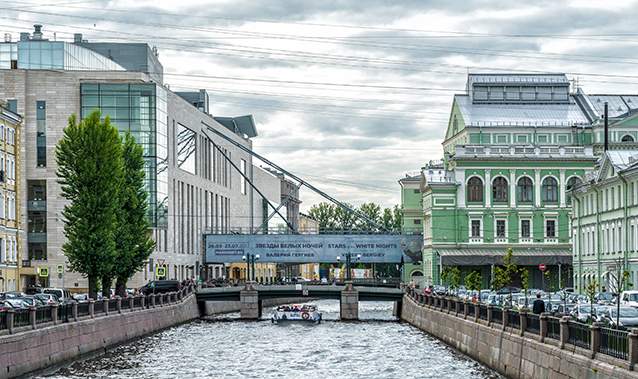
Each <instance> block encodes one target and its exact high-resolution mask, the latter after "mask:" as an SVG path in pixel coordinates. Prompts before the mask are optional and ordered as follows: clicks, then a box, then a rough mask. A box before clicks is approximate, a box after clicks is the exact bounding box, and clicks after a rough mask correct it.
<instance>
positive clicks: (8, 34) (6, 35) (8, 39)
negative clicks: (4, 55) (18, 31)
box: [4, 33, 11, 43]
mask: <svg viewBox="0 0 638 379" xmlns="http://www.w3.org/2000/svg"><path fill="white" fill-rule="evenodd" d="M4 42H6V43H9V42H11V33H4Z"/></svg>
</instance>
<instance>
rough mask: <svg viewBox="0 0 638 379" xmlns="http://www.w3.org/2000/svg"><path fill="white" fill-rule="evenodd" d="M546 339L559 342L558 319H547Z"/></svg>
mask: <svg viewBox="0 0 638 379" xmlns="http://www.w3.org/2000/svg"><path fill="white" fill-rule="evenodd" d="M547 338H551V339H554V340H560V319H558V318H556V317H547Z"/></svg>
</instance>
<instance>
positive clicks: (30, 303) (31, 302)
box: [17, 295, 45, 307]
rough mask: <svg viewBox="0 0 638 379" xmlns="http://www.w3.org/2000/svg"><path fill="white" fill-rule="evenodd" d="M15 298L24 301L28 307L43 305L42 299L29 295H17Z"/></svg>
mask: <svg viewBox="0 0 638 379" xmlns="http://www.w3.org/2000/svg"><path fill="white" fill-rule="evenodd" d="M17 299H19V300H22V301H24V302H25V303H26V304H27V305H28V306H29V307H41V306H43V305H45V303H44V301H42V300H40V299H37V298H35V297H34V296H30V295H27V296H23V297H18V298H17Z"/></svg>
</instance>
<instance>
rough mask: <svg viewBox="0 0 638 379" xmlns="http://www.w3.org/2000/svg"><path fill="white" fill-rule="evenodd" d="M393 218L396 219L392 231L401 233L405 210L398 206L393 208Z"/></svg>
mask: <svg viewBox="0 0 638 379" xmlns="http://www.w3.org/2000/svg"><path fill="white" fill-rule="evenodd" d="M392 216H393V217H394V227H393V228H392V230H393V231H395V232H400V231H401V228H402V227H403V209H401V208H400V207H399V206H398V205H395V206H394V207H393V208H392Z"/></svg>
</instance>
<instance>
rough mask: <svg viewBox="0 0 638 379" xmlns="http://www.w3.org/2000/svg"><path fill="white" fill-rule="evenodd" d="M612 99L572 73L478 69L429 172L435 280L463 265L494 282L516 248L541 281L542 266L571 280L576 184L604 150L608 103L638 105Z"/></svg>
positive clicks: (431, 275)
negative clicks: (577, 83)
mask: <svg viewBox="0 0 638 379" xmlns="http://www.w3.org/2000/svg"><path fill="white" fill-rule="evenodd" d="M612 97H613V96H610V95H586V94H585V93H584V92H583V91H582V90H580V89H578V90H576V91H572V90H570V82H569V80H568V79H567V77H566V76H565V75H564V74H523V75H519V74H516V75H513V74H469V75H468V80H467V85H466V91H465V93H463V94H457V95H455V96H454V99H453V103H452V109H451V112H450V118H449V122H448V127H447V132H446V135H445V139H444V141H443V152H444V159H443V162H442V164H441V165H438V164H429V165H426V167H425V168H423V169H422V172H421V175H420V183H419V190H420V197H421V198H420V200H421V204H420V206H421V212H422V221H421V223H422V226H423V240H424V247H423V262H422V270H423V271H422V273H423V280H424V282H425V284H438V283H440V276H441V271H442V270H443V269H444V267H445V266H458V267H460V268H461V271H462V272H463V273H467V272H469V271H473V270H479V271H481V273H482V277H483V285H484V286H488V285H489V283H490V281H491V277H492V275H493V270H494V266H496V265H499V264H501V263H502V258H503V256H504V254H505V252H506V251H507V249H508V248H512V250H513V254H514V259H515V262H516V263H517V264H518V265H519V266H524V267H526V268H527V269H528V270H529V272H530V278H531V282H532V283H531V286H532V287H540V286H541V281H542V274H541V272H540V271H539V270H538V265H540V264H545V265H546V266H547V267H548V269H549V271H550V273H551V281H552V283H553V285H554V286H555V287H556V286H558V285H559V284H560V286H561V287H563V286H567V285H570V284H571V280H572V275H573V270H572V249H571V238H570V237H571V232H570V231H571V199H570V198H569V193H570V192H569V190H570V189H571V188H573V187H575V186H577V185H579V184H580V183H581V182H582V181H583V179H584V178H585V175H586V174H587V173H588V172H591V171H592V170H593V169H594V165H595V162H596V153H597V152H599V151H601V150H602V142H601V141H602V137H603V136H602V122H600V117H601V114H602V112H603V109H602V107H603V104H604V103H605V102H610V110H611V109H612V108H613V109H614V112H617V113H618V114H617V115H616V116H619V115H620V114H621V113H623V112H625V113H626V111H630V110H631V109H632V108H631V107H630V106H627V105H626V100H624V101H623V100H622V99H621V100H620V102H619V103H618V104H615V103H614V104H611V100H612V99H611V98H612ZM614 99H615V97H614ZM631 100H632V101H633V102H635V103H636V105H637V106H638V99H633V98H632V99H631ZM620 103H622V104H625V108H622V107H621V104H620ZM610 116H612V115H611V112H610ZM614 133H616V134H615V135H614V141H616V140H617V141H618V143H621V144H630V143H633V141H634V140H635V138H636V135H635V130H632V128H631V127H624V128H621V127H618V128H617V129H616V131H615V132H614ZM630 139H631V141H630ZM413 181H414V180H413V179H412V178H404V179H402V180H401V181H400V183H401V186H402V200H403V206H404V211H405V212H406V214H409V215H410V216H409V217H406V220H405V222H406V223H409V222H410V219H413V218H414V217H416V216H414V214H415V212H414V209H413V208H414V207H416V206H417V205H416V200H415V199H414V198H412V196H415V195H416V192H415V193H414V195H413V194H412V193H410V191H414V187H413V186H414V184H413ZM408 195H410V196H408ZM408 211H409V212H408Z"/></svg>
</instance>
